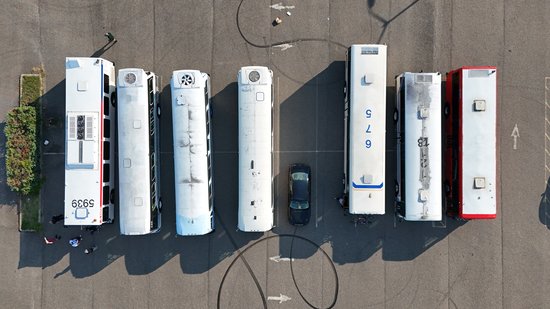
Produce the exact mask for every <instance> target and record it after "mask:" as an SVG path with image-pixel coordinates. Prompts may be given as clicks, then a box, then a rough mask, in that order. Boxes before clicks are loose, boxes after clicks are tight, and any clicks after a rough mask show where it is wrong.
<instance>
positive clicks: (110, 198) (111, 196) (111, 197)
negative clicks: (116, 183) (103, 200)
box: [109, 188, 115, 205]
mask: <svg viewBox="0 0 550 309" xmlns="http://www.w3.org/2000/svg"><path fill="white" fill-rule="evenodd" d="M109 201H111V204H113V205H114V204H115V189H114V188H113V189H111V193H110V194H109Z"/></svg>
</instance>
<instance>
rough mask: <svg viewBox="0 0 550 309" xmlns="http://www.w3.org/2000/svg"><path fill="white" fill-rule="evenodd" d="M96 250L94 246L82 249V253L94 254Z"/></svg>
mask: <svg viewBox="0 0 550 309" xmlns="http://www.w3.org/2000/svg"><path fill="white" fill-rule="evenodd" d="M96 250H97V246H96V245H92V246H91V247H90V248H87V249H84V253H86V254H90V253H92V252H94V251H96Z"/></svg>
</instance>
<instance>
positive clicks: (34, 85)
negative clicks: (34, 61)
mask: <svg viewBox="0 0 550 309" xmlns="http://www.w3.org/2000/svg"><path fill="white" fill-rule="evenodd" d="M40 88H41V80H40V76H38V75H25V76H23V77H22V81H21V93H20V94H19V105H20V106H27V105H35V106H37V105H38V104H37V102H38V99H39V98H40V96H41V89H40Z"/></svg>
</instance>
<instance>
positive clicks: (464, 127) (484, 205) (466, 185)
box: [443, 66, 499, 219]
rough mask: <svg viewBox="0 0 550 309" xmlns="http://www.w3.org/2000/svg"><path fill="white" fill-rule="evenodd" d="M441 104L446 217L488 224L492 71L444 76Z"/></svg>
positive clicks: (493, 169) (494, 148) (493, 133)
mask: <svg viewBox="0 0 550 309" xmlns="http://www.w3.org/2000/svg"><path fill="white" fill-rule="evenodd" d="M444 104H445V105H444V108H443V114H444V122H445V130H446V132H445V143H444V145H445V146H444V157H445V172H444V186H445V198H446V199H445V200H446V202H445V203H446V207H447V214H448V215H449V216H452V217H458V218H460V219H494V218H496V214H497V204H498V190H499V188H498V185H499V184H498V178H497V171H498V170H497V152H498V142H497V134H498V133H497V132H498V131H497V125H498V123H497V69H496V67H492V66H480V67H462V68H459V69H457V70H454V71H451V72H449V73H447V85H446V95H445V103H444Z"/></svg>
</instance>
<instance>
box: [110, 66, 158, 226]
mask: <svg viewBox="0 0 550 309" xmlns="http://www.w3.org/2000/svg"><path fill="white" fill-rule="evenodd" d="M117 99H118V104H117V111H118V112H117V116H118V117H117V119H118V124H117V132H118V184H119V185H118V187H119V188H118V192H119V194H118V195H119V211H120V215H119V223H120V234H122V235H144V234H150V233H156V232H159V231H160V228H161V208H162V201H161V198H160V158H159V156H160V136H159V133H160V132H159V129H160V122H159V117H160V101H159V78H158V76H157V75H155V73H153V72H146V71H144V70H142V69H134V68H132V69H121V70H119V71H118V82H117Z"/></svg>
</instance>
